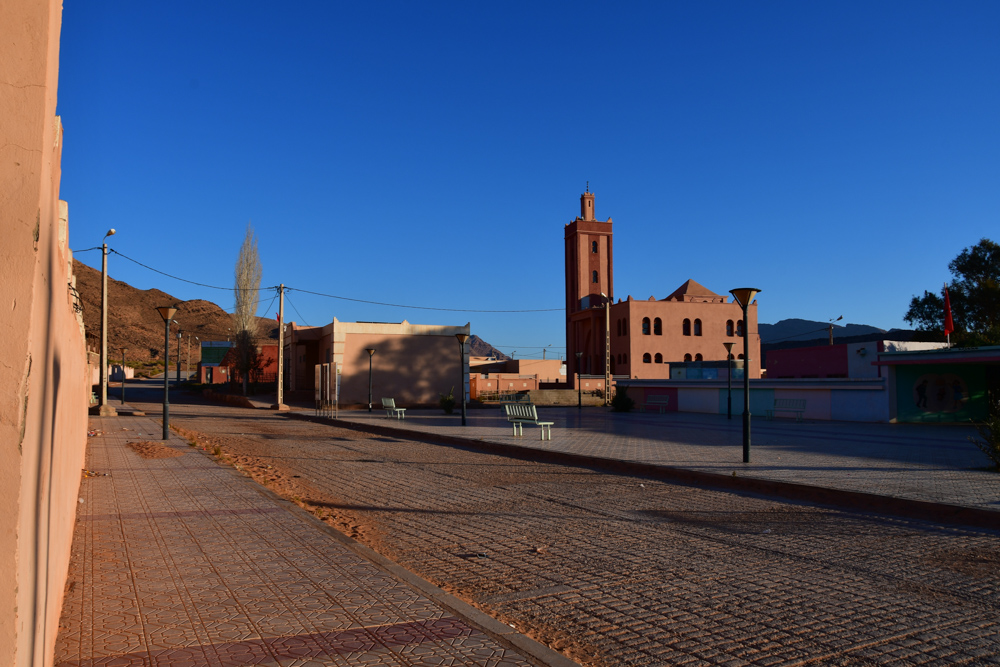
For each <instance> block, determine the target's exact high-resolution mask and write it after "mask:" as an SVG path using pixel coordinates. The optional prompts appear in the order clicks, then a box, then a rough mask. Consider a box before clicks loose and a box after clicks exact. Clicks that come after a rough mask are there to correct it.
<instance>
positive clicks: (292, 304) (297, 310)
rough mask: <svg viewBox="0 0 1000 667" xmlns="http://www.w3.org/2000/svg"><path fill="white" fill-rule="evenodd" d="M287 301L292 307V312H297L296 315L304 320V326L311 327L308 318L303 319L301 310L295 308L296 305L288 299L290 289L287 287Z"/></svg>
mask: <svg viewBox="0 0 1000 667" xmlns="http://www.w3.org/2000/svg"><path fill="white" fill-rule="evenodd" d="M299 291H300V292H301V291H302V290H299ZM285 301H287V302H288V305H289V306H291V307H292V310H294V311H295V314H296V315H298V316H299V317H301V318H302V324H304V325H306V326H309V323H308V322H306V318H305V317H302V313H300V312H299V309H298V308H296V307H295V304H294V303H292V300H291V299H290V298H288V288H287V287H286V288H285Z"/></svg>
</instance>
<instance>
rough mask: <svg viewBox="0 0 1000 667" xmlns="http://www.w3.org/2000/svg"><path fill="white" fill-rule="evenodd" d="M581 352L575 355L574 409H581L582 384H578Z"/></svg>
mask: <svg viewBox="0 0 1000 667" xmlns="http://www.w3.org/2000/svg"><path fill="white" fill-rule="evenodd" d="M582 357H583V352H577V353H576V409H577V410H582V409H583V383H582V382H580V359H581V358H582Z"/></svg>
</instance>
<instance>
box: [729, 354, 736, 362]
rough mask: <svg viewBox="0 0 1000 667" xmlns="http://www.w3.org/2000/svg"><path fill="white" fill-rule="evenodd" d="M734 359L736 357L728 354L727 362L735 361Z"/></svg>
mask: <svg viewBox="0 0 1000 667" xmlns="http://www.w3.org/2000/svg"><path fill="white" fill-rule="evenodd" d="M735 358H736V357H734V356H733V355H732V354H731V353H730V355H729V361H732V360H733V359H735Z"/></svg>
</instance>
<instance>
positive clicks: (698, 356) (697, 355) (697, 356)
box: [694, 353, 704, 361]
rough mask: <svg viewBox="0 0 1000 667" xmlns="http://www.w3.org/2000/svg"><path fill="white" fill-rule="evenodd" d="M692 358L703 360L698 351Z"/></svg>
mask: <svg viewBox="0 0 1000 667" xmlns="http://www.w3.org/2000/svg"><path fill="white" fill-rule="evenodd" d="M694 360H695V361H704V357H702V356H701V353H698V354H696V355H694Z"/></svg>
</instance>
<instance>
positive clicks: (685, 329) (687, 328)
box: [681, 319, 691, 357]
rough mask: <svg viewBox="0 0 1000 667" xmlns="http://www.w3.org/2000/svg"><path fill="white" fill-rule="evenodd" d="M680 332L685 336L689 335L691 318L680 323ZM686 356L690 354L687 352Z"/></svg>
mask: <svg viewBox="0 0 1000 667" xmlns="http://www.w3.org/2000/svg"><path fill="white" fill-rule="evenodd" d="M681 333H683V334H684V335H685V336H690V335H691V320H688V319H685V320H684V323H683V324H682V325H681ZM688 356H689V357H690V356H691V355H690V354H689V355H688Z"/></svg>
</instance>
